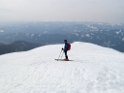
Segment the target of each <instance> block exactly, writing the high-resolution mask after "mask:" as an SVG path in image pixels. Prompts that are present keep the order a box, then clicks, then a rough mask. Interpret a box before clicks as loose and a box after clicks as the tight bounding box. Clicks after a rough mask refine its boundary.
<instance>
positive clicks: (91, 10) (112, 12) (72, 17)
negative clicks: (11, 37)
mask: <svg viewBox="0 0 124 93" xmlns="http://www.w3.org/2000/svg"><path fill="white" fill-rule="evenodd" d="M123 9H124V0H0V22H6V21H10V22H11V21H22V22H23V21H73V22H74V21H83V22H87V21H88V22H89V21H90V22H107V23H124V10H123Z"/></svg>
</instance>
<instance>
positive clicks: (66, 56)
mask: <svg viewBox="0 0 124 93" xmlns="http://www.w3.org/2000/svg"><path fill="white" fill-rule="evenodd" d="M64 53H65V58H66V59H68V55H67V50H64Z"/></svg>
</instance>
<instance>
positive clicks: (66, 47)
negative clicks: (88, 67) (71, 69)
mask: <svg viewBox="0 0 124 93" xmlns="http://www.w3.org/2000/svg"><path fill="white" fill-rule="evenodd" d="M64 43H65V45H64V48H62V50H63V51H64V53H65V59H64V60H65V61H68V60H69V59H68V55H67V51H68V50H70V43H68V41H67V40H64Z"/></svg>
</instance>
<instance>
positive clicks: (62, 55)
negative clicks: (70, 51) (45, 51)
mask: <svg viewBox="0 0 124 93" xmlns="http://www.w3.org/2000/svg"><path fill="white" fill-rule="evenodd" d="M63 54H64V51H63V52H62V55H61V59H62V57H63Z"/></svg>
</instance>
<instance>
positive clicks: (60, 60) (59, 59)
mask: <svg viewBox="0 0 124 93" xmlns="http://www.w3.org/2000/svg"><path fill="white" fill-rule="evenodd" d="M55 60H56V61H73V60H65V59H55Z"/></svg>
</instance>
